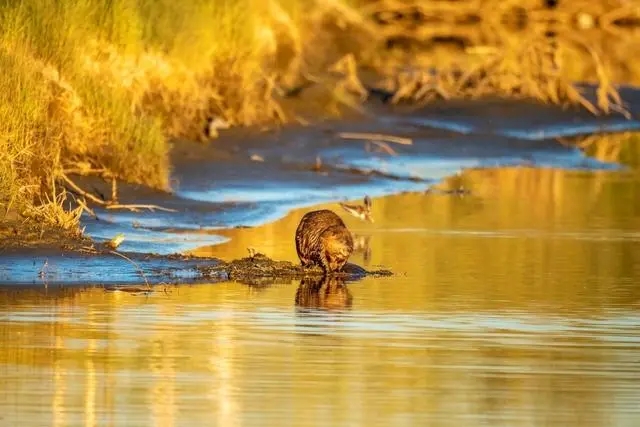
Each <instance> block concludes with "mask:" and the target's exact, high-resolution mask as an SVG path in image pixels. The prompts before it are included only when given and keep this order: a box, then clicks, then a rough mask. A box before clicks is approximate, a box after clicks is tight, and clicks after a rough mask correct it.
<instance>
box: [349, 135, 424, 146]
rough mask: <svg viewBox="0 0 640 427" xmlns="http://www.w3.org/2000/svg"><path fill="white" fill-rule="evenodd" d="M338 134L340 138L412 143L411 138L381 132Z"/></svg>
mask: <svg viewBox="0 0 640 427" xmlns="http://www.w3.org/2000/svg"><path fill="white" fill-rule="evenodd" d="M338 136H339V137H340V138H342V139H361V140H367V141H371V142H374V141H377V142H392V143H394V144H400V145H412V144H413V140H412V139H411V138H404V137H401V136H395V135H385V134H381V133H367V132H340V133H339V134H338Z"/></svg>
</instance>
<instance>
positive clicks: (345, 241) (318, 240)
mask: <svg viewBox="0 0 640 427" xmlns="http://www.w3.org/2000/svg"><path fill="white" fill-rule="evenodd" d="M296 251H297V252H298V258H300V262H301V263H302V265H303V266H304V267H308V266H311V265H319V266H320V267H322V269H323V270H324V271H325V272H326V273H330V272H333V271H340V270H341V269H342V267H343V266H344V264H345V263H346V262H347V260H348V259H349V256H350V255H351V252H353V237H352V236H351V232H350V231H349V230H348V229H347V227H346V225H345V224H344V222H343V221H342V219H341V218H340V217H339V216H338V215H336V214H335V213H334V212H332V211H330V210H328V209H323V210H318V211H313V212H309V213H307V214H305V215H304V216H303V217H302V219H301V220H300V224H299V225H298V228H297V230H296Z"/></svg>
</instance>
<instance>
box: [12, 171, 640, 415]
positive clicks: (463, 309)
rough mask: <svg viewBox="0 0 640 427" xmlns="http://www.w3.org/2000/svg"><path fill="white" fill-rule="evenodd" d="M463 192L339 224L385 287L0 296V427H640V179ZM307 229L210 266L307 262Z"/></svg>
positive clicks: (384, 205)
mask: <svg viewBox="0 0 640 427" xmlns="http://www.w3.org/2000/svg"><path fill="white" fill-rule="evenodd" d="M460 183H462V184H463V185H465V186H466V187H467V188H469V189H471V191H472V194H471V195H470V196H465V197H455V196H451V195H437V194H431V195H424V194H407V195H399V196H393V197H387V198H383V199H378V200H376V201H375V208H374V215H375V217H376V219H377V221H376V223H375V224H373V225H369V224H365V223H362V222H358V220H356V219H350V218H346V220H347V222H348V225H349V226H350V227H351V228H352V229H353V230H354V232H355V234H357V235H358V237H359V239H358V241H359V242H360V243H361V248H360V250H359V252H358V253H357V254H355V255H354V256H353V258H352V261H354V262H356V263H358V264H361V265H365V266H367V267H369V268H373V267H374V266H379V265H380V266H384V267H386V268H390V269H392V270H393V271H394V272H396V273H397V275H395V276H393V277H390V278H367V279H364V280H362V281H359V282H355V283H348V284H342V283H338V282H335V281H332V282H327V283H304V284H302V285H301V284H300V283H287V284H276V285H272V286H268V285H264V286H260V287H257V286H248V285H245V284H240V283H224V284H217V285H198V286H186V285H185V286H177V287H171V288H167V289H166V291H165V292H156V293H153V294H151V295H147V296H136V295H130V294H126V293H120V292H105V291H103V290H102V289H75V290H66V291H56V292H53V291H51V290H50V291H49V292H48V293H45V291H44V290H31V291H20V292H18V291H15V290H8V289H4V290H2V291H0V300H1V301H2V302H1V305H0V339H1V341H0V343H1V344H0V346H1V347H0V384H2V385H1V386H0V424H1V425H7V426H19V425H25V426H27V425H29V426H49V425H52V426H53V425H55V426H75V425H83V426H94V425H107V426H109V425H156V426H178V425H179V426H194V425H221V426H234V425H272V426H328V425H336V426H390V425H430V426H439V425H452V426H453V425H455V426H480V425H482V426H487V425H490V426H533V425H535V426H538V425H544V426H548V425H557V426H568V425H575V426H637V425H640V405H639V404H638V402H640V287H639V285H638V279H640V215H639V214H640V206H638V204H637V203H635V202H634V201H637V200H639V199H640V184H639V181H638V179H637V177H636V176H635V175H634V174H633V173H630V174H624V173H587V172H584V173H583V172H563V171H554V170H527V169H508V170H489V171H471V172H469V173H467V174H465V175H463V176H462V177H460V178H458V179H457V180H456V181H455V182H454V184H453V185H458V184H460ZM330 206H331V207H332V208H334V209H335V208H336V206H335V205H330ZM301 214H302V212H300V211H299V212H295V213H294V214H292V215H290V216H289V217H287V218H284V219H282V220H280V221H277V222H275V223H272V224H269V225H266V226H264V227H260V228H257V229H238V230H232V231H229V232H228V233H227V234H228V235H229V236H230V237H232V240H231V242H230V243H228V244H224V245H220V246H215V247H211V248H203V249H202V250H200V251H199V253H201V254H210V255H216V256H220V257H223V258H226V259H230V258H234V257H238V256H245V255H246V248H247V247H249V246H250V247H254V248H256V249H258V250H260V251H262V252H264V253H266V254H268V255H270V256H272V257H275V258H279V259H288V260H295V258H296V256H295V249H294V247H293V241H292V236H293V232H294V230H295V226H296V225H297V221H298V220H299V218H300V216H301ZM367 248H368V249H367ZM318 287H320V288H321V291H320V292H318V291H317V289H318ZM314 289H315V291H314Z"/></svg>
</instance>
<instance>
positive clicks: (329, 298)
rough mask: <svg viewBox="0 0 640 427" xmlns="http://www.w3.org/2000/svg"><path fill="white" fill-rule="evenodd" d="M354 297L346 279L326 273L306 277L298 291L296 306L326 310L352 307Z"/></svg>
mask: <svg viewBox="0 0 640 427" xmlns="http://www.w3.org/2000/svg"><path fill="white" fill-rule="evenodd" d="M352 300H353V297H352V296H351V292H349V288H348V287H347V286H346V285H345V283H344V280H342V279H341V278H339V277H335V276H328V275H325V276H323V277H322V278H321V279H319V278H305V279H302V280H301V281H300V286H298V290H297V291H296V306H298V307H304V308H315V309H325V310H337V309H345V308H351V304H352Z"/></svg>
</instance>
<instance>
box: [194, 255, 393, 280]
mask: <svg viewBox="0 0 640 427" xmlns="http://www.w3.org/2000/svg"><path fill="white" fill-rule="evenodd" d="M198 270H199V271H200V272H201V273H202V275H203V276H204V277H209V278H216V279H219V278H222V279H223V280H224V279H227V280H233V281H236V282H240V283H245V284H250V285H272V284H278V283H280V284H283V283H290V282H291V281H293V280H303V279H309V280H322V278H323V277H324V276H325V274H324V272H323V271H322V269H320V268H319V267H314V268H303V267H302V266H301V265H299V264H293V263H291V262H289V261H275V260H272V259H270V258H269V257H267V256H265V255H264V254H255V255H253V256H249V257H245V258H242V259H238V260H234V261H231V262H229V263H222V264H220V265H214V266H203V267H200V268H198ZM392 274H393V273H392V272H391V271H389V270H385V269H379V270H371V271H369V270H366V269H364V268H362V267H360V266H358V265H355V264H351V263H347V264H345V266H344V268H343V269H342V271H340V272H335V273H333V274H332V275H331V276H333V277H335V278H337V279H340V280H343V281H353V280H358V279H361V278H363V277H365V276H376V277H382V276H391V275H392Z"/></svg>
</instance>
